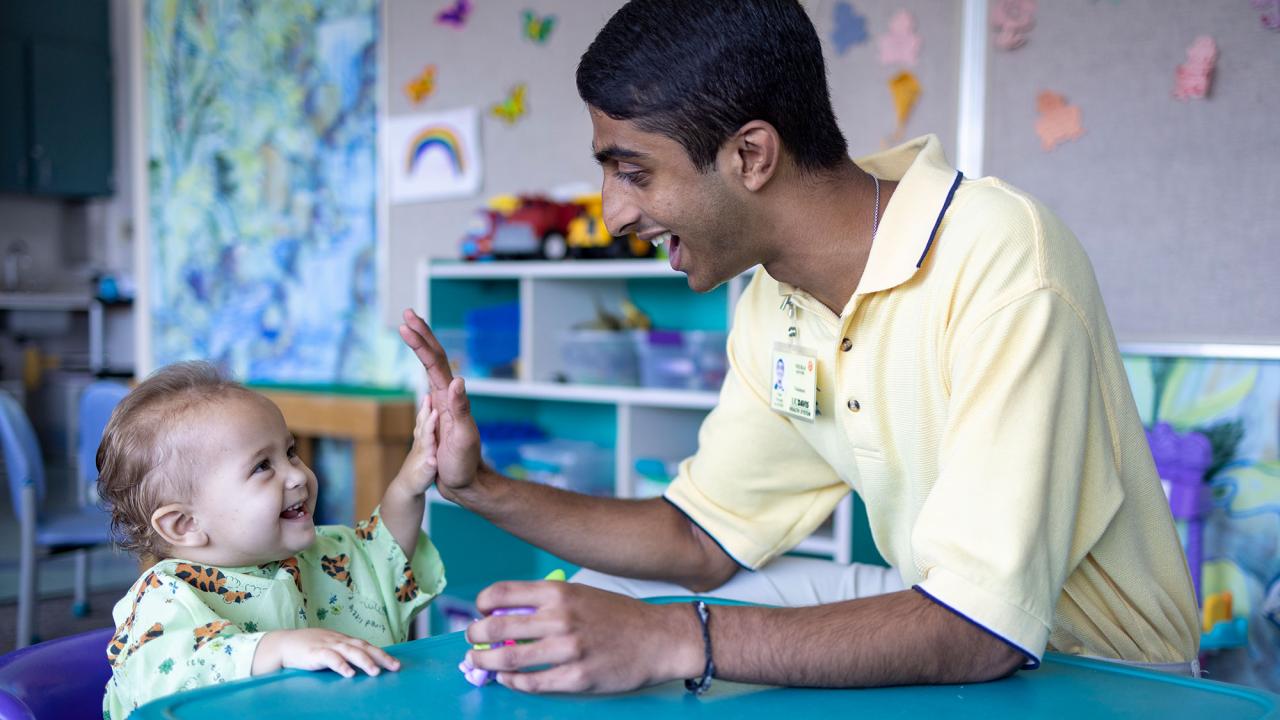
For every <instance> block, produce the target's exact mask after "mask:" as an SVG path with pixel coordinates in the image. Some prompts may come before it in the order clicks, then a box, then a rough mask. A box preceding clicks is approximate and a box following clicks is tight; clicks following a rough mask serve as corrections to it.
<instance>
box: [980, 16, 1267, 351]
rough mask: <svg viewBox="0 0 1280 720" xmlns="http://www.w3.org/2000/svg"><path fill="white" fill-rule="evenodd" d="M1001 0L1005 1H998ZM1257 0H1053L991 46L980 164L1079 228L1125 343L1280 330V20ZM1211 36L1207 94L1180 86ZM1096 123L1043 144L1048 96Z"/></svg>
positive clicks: (1260, 338) (1085, 122)
mask: <svg viewBox="0 0 1280 720" xmlns="http://www.w3.org/2000/svg"><path fill="white" fill-rule="evenodd" d="M992 5H993V6H994V5H996V2H994V1H993V2H992ZM1260 13H1261V11H1260V10H1258V9H1255V8H1254V7H1253V6H1252V5H1251V3H1250V2H1248V1H1247V0H1217V1H1214V2H1204V1H1203V0H1122V1H1119V0H1060V1H1059V0H1054V1H1053V2H1046V1H1045V0H1041V1H1040V2H1039V3H1038V7H1037V8H1036V10H1035V16H1034V27H1033V28H1032V29H1031V30H1030V32H1029V34H1028V36H1027V42H1026V44H1025V45H1024V46H1023V47H1021V48H1018V49H1016V50H1012V51H1004V50H1000V49H997V48H995V47H994V46H993V47H992V49H991V50H990V51H989V53H990V54H989V56H988V57H989V61H988V83H987V106H986V118H987V124H986V128H987V131H986V135H985V148H986V153H985V158H984V171H985V173H986V174H989V175H994V176H998V177H1001V178H1003V179H1005V180H1008V181H1009V182H1011V183H1013V184H1014V185H1016V186H1018V187H1020V188H1022V189H1024V190H1026V191H1027V192H1029V193H1031V194H1032V195H1034V196H1036V197H1037V198H1039V199H1040V200H1041V201H1043V202H1044V203H1045V204H1047V205H1048V206H1049V207H1050V208H1051V209H1052V210H1053V211H1054V212H1056V213H1057V214H1058V215H1059V216H1061V217H1062V218H1063V219H1064V220H1065V221H1066V224H1067V225H1068V226H1069V227H1070V228H1072V230H1074V232H1075V233H1076V235H1077V236H1078V237H1079V239H1080V241H1081V243H1082V244H1083V245H1084V248H1085V249H1086V251H1087V252H1088V254H1089V257H1090V258H1091V259H1092V261H1093V266H1094V269H1095V271H1096V273H1097V276H1098V281H1099V284H1100V286H1101V288H1102V294H1103V296H1104V299H1105V301H1106V305H1107V311H1108V313H1109V315H1110V317H1111V320H1112V324H1113V326H1114V328H1115V331H1116V334H1117V336H1118V338H1119V339H1120V340H1121V342H1126V341H1129V342H1139V341H1175V342H1177V341H1181V342H1197V343H1204V342H1243V343H1277V342H1280V246H1278V245H1280V243H1277V240H1280V124H1278V123H1277V118H1278V117H1280V32H1276V31H1273V30H1270V29H1268V28H1266V27H1264V26H1263V23H1262V22H1261V21H1260ZM1200 35H1208V36H1210V37H1212V38H1213V39H1214V42H1215V44H1216V46H1217V51H1218V57H1217V61H1216V65H1215V69H1214V72H1213V74H1212V76H1211V85H1210V89H1209V92H1208V94H1207V96H1206V97H1205V98H1203V99H1188V100H1178V99H1175V97H1174V92H1173V91H1174V87H1175V73H1176V71H1177V68H1178V66H1179V65H1181V64H1184V63H1186V62H1187V51H1188V48H1189V46H1191V44H1192V43H1193V41H1194V40H1195V39H1196V38H1197V36H1200ZM1042 90H1051V91H1053V92H1056V93H1058V94H1060V95H1062V96H1063V97H1064V98H1065V99H1066V101H1067V103H1069V104H1070V105H1072V106H1076V107H1078V108H1079V109H1080V113H1081V125H1082V127H1083V128H1084V134H1083V135H1081V136H1080V137H1079V138H1078V139H1076V140H1072V141H1069V142H1064V143H1062V144H1059V145H1057V146H1056V147H1054V148H1053V149H1052V150H1051V151H1048V152H1046V151H1045V150H1044V149H1043V148H1042V145H1041V141H1040V139H1039V137H1037V134H1036V132H1035V123H1036V120H1037V117H1038V115H1037V95H1038V94H1039V93H1040V92H1041V91H1042Z"/></svg>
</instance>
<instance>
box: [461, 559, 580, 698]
mask: <svg viewBox="0 0 1280 720" xmlns="http://www.w3.org/2000/svg"><path fill="white" fill-rule="evenodd" d="M543 579H544V580H554V581H557V582H564V580H565V575H564V571H563V570H559V569H557V570H552V571H551V572H550V573H547V576H546V577H545V578H543ZM534 612H536V611H535V609H534V608H531V607H513V608H498V609H496V610H494V611H493V612H491V613H489V617H502V616H504V615H532V614H533V613H534ZM528 642H533V641H532V640H503V641H502V642H496V643H476V644H475V645H472V646H471V649H472V650H490V649H493V648H495V647H506V646H508V645H519V644H523V643H528ZM458 670H460V671H461V672H462V676H463V677H465V678H466V679H467V682H469V683H471V684H472V685H475V686H476V687H483V686H484V685H487V684H489V683H490V682H491V681H492V680H493V678H494V674H495V673H493V672H492V671H490V670H485V669H482V668H478V667H476V666H475V665H472V664H471V663H470V662H469V661H468V660H467V658H465V657H464V658H462V662H460V663H458Z"/></svg>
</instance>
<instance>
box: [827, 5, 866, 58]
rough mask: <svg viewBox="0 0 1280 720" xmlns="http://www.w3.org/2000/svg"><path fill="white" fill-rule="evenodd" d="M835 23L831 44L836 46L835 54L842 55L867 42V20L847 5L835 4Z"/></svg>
mask: <svg viewBox="0 0 1280 720" xmlns="http://www.w3.org/2000/svg"><path fill="white" fill-rule="evenodd" d="M835 22H836V28H835V30H833V31H832V32H831V44H832V45H835V46H836V53H837V54H839V55H844V54H845V53H846V52H848V51H849V48H851V47H853V46H854V45H861V44H862V43H864V42H866V41H867V18H866V16H865V15H859V14H858V13H857V11H855V10H854V9H853V6H852V5H850V4H849V3H847V2H839V3H836V16H835Z"/></svg>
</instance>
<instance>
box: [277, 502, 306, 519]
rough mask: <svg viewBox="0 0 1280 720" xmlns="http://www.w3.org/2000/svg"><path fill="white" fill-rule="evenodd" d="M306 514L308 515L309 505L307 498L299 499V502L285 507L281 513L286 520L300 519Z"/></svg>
mask: <svg viewBox="0 0 1280 720" xmlns="http://www.w3.org/2000/svg"><path fill="white" fill-rule="evenodd" d="M306 516H307V507H306V501H305V500H299V501H298V502H296V503H294V504H292V505H290V506H289V507H287V508H285V509H284V511H283V512H281V513H280V517H282V518H284V519H285V520H300V519H302V518H304V517H306Z"/></svg>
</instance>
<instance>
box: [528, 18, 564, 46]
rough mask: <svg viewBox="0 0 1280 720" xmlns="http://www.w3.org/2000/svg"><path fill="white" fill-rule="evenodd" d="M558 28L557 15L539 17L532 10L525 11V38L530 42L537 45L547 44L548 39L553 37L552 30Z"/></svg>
mask: <svg viewBox="0 0 1280 720" xmlns="http://www.w3.org/2000/svg"><path fill="white" fill-rule="evenodd" d="M555 26H556V16H555V15H544V16H542V17H538V16H537V15H535V14H534V13H533V11H532V10H525V11H524V23H523V27H524V36H525V38H526V39H528V40H532V41H534V42H536V43H545V42H546V41H547V37H549V36H550V35H551V30H552V28H554V27H555Z"/></svg>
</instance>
